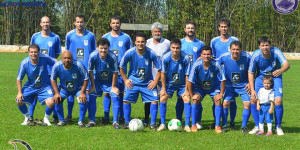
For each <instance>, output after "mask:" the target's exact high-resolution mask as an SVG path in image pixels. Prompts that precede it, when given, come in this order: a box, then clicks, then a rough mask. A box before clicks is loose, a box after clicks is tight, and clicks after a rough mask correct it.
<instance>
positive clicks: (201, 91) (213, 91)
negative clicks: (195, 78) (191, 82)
mask: <svg viewBox="0 0 300 150" xmlns="http://www.w3.org/2000/svg"><path fill="white" fill-rule="evenodd" d="M193 89H194V93H195V94H200V95H201V101H202V100H203V99H204V97H205V95H206V94H209V95H210V97H211V99H212V101H213V98H214V96H216V95H217V94H219V93H220V87H219V86H216V87H215V88H212V89H210V90H204V89H202V88H200V87H199V86H194V88H193Z"/></svg>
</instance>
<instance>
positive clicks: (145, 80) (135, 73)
mask: <svg viewBox="0 0 300 150" xmlns="http://www.w3.org/2000/svg"><path fill="white" fill-rule="evenodd" d="M135 45H136V47H134V48H131V49H130V50H128V51H127V52H126V53H125V54H124V57H123V58H122V60H121V62H120V73H121V75H122V78H123V80H124V82H125V85H126V91H125V95H124V100H123V101H124V115H125V124H124V128H125V129H127V128H128V123H129V121H130V114H131V103H136V101H137V99H138V95H139V93H141V95H142V100H143V102H144V103H145V102H151V106H150V114H151V125H150V128H151V129H153V130H156V117H157V109H158V104H157V101H158V96H157V88H156V86H157V83H158V81H159V79H160V62H159V58H158V57H157V55H156V54H155V52H153V51H152V50H151V49H150V48H148V47H146V46H145V45H146V36H145V35H144V34H143V33H137V35H136V38H135ZM128 62H129V64H130V69H129V73H128V78H127V76H126V74H125V71H124V68H126V64H127V63H128ZM152 63H154V65H155V66H156V69H158V72H157V76H156V77H155V80H154V79H153V76H152Z"/></svg>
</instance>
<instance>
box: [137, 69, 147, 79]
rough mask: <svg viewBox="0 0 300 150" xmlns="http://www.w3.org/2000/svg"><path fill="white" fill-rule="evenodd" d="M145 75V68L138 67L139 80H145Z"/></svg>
mask: <svg viewBox="0 0 300 150" xmlns="http://www.w3.org/2000/svg"><path fill="white" fill-rule="evenodd" d="M145 76H146V69H145V68H138V77H139V78H140V79H141V80H145Z"/></svg>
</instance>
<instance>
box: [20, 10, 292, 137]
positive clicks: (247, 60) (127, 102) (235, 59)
mask: <svg viewBox="0 0 300 150" xmlns="http://www.w3.org/2000/svg"><path fill="white" fill-rule="evenodd" d="M85 21H86V20H85V17H84V15H82V14H77V15H76V16H75V22H74V24H75V26H76V28H75V29H73V30H71V31H70V32H68V33H67V35H66V44H65V49H66V51H64V52H63V53H62V55H61V61H57V60H56V59H57V58H58V56H59V55H60V53H61V42H60V38H59V36H57V35H56V34H55V33H53V32H51V30H50V26H51V22H50V18H49V17H47V16H44V17H42V18H41V23H40V25H41V27H42V30H41V31H40V32H37V33H35V34H34V35H33V36H32V39H31V43H30V46H29V47H28V53H29V56H28V57H26V58H25V59H24V60H23V61H22V62H21V64H20V67H19V71H18V76H17V87H18V94H17V98H16V103H17V105H18V108H19V109H20V111H21V112H22V114H23V115H24V116H25V120H24V122H23V123H22V125H35V121H34V120H33V113H34V109H35V105H36V103H37V101H39V102H40V104H42V105H44V104H46V109H45V117H44V120H43V123H41V124H42V125H48V126H49V125H51V123H50V121H49V116H50V115H51V113H52V112H53V122H54V123H56V125H57V126H64V125H66V123H67V122H71V121H72V110H73V106H74V96H76V98H77V101H78V104H79V120H78V126H79V127H94V126H96V120H95V115H96V109H97V107H96V106H97V105H96V99H97V97H102V95H103V109H104V117H103V118H102V120H101V121H100V125H107V124H110V120H109V113H110V106H111V101H112V103H113V104H112V112H113V123H112V125H113V127H114V128H115V129H120V128H124V129H128V124H129V122H130V115H131V103H136V102H137V99H138V96H139V93H140V94H141V97H142V101H143V103H145V119H144V120H143V123H144V125H145V126H148V125H149V126H150V128H151V129H153V130H157V131H162V130H165V129H167V126H166V111H167V101H168V98H171V97H172V96H173V94H174V93H175V91H177V92H176V93H177V103H176V107H175V109H176V117H177V119H179V120H181V121H182V116H183V112H184V113H185V118H184V119H185V127H184V131H186V132H197V131H198V130H199V129H202V128H203V126H202V123H201V118H202V111H203V108H202V104H201V102H202V100H203V98H204V97H205V96H206V95H207V94H208V95H209V96H210V97H211V99H212V101H213V105H212V109H213V116H214V123H213V124H212V125H211V126H210V128H214V129H215V132H216V133H222V132H227V131H228V129H227V118H228V114H229V113H228V112H229V110H230V129H231V130H236V126H235V122H234V119H235V116H236V110H237V105H236V100H235V98H236V97H238V96H239V95H240V96H241V99H242V101H243V105H244V109H243V115H242V116H243V120H242V127H241V131H242V132H243V133H249V134H257V135H262V134H264V128H263V123H264V121H266V122H267V125H268V132H267V133H266V136H270V135H272V134H273V133H272V122H273V107H275V111H274V114H275V115H274V116H275V131H276V133H277V134H278V135H284V133H283V130H282V129H281V123H282V116H283V104H282V95H283V94H282V91H283V90H282V73H283V72H285V71H287V70H288V69H289V67H290V65H289V63H288V61H287V60H286V58H285V57H284V55H283V54H282V52H281V51H280V50H279V49H278V48H276V47H271V41H270V39H269V38H268V37H265V36H263V37H261V38H260V39H259V41H258V44H259V49H258V50H256V51H255V52H254V53H253V54H252V56H251V55H250V54H249V53H247V52H245V51H242V44H241V42H239V40H238V38H236V37H233V36H231V35H230V34H229V29H230V22H229V20H227V19H224V18H223V19H221V20H220V21H219V23H218V30H219V31H220V36H218V37H215V38H213V39H212V40H211V44H210V46H205V45H204V43H203V42H202V41H200V40H199V39H197V38H196V37H195V31H196V24H195V23H194V22H193V21H186V23H185V28H184V31H185V33H186V37H184V38H183V39H181V40H179V39H173V40H171V41H169V40H167V39H165V38H163V37H162V32H163V26H162V24H160V23H159V22H155V23H154V24H153V25H152V27H151V32H152V36H153V37H152V38H150V39H148V40H147V39H146V36H145V35H144V34H143V33H137V34H136V36H135V47H133V42H132V40H131V38H130V36H129V35H127V34H126V33H124V32H123V31H121V29H120V26H121V19H120V17H119V16H112V17H111V18H110V27H111V31H110V32H108V33H107V34H105V35H103V37H102V38H101V39H100V40H98V41H97V42H96V39H95V35H94V34H93V33H92V32H91V31H89V30H87V29H86V28H85ZM128 64H129V70H127V68H128V67H127V65H128ZM25 74H26V75H27V78H28V80H27V82H26V83H25V84H24V86H23V88H22V80H23V78H24V76H25ZM57 78H59V84H57ZM65 99H67V107H68V115H67V117H66V118H65V117H64V110H63V101H64V100H65ZM222 99H223V101H222ZM158 101H159V103H158ZM25 103H27V104H29V110H28V108H27V106H26V105H25ZM191 103H192V104H191ZM158 110H159V113H160V125H159V126H158V127H157V126H156V118H157V112H158ZM86 111H88V118H89V122H88V123H87V125H85V124H84V122H83V121H84V118H85V116H86ZM251 114H252V116H253V119H254V122H255V127H254V128H253V129H252V130H251V131H249V132H248V129H247V122H248V119H249V117H250V115H251ZM149 115H150V116H151V119H149ZM190 118H191V122H192V123H191V127H190ZM221 120H222V124H221Z"/></svg>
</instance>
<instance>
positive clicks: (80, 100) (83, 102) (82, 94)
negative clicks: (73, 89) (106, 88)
mask: <svg viewBox="0 0 300 150" xmlns="http://www.w3.org/2000/svg"><path fill="white" fill-rule="evenodd" d="M78 100H79V102H81V103H82V104H85V103H86V95H85V94H84V93H80V95H79V96H78Z"/></svg>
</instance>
